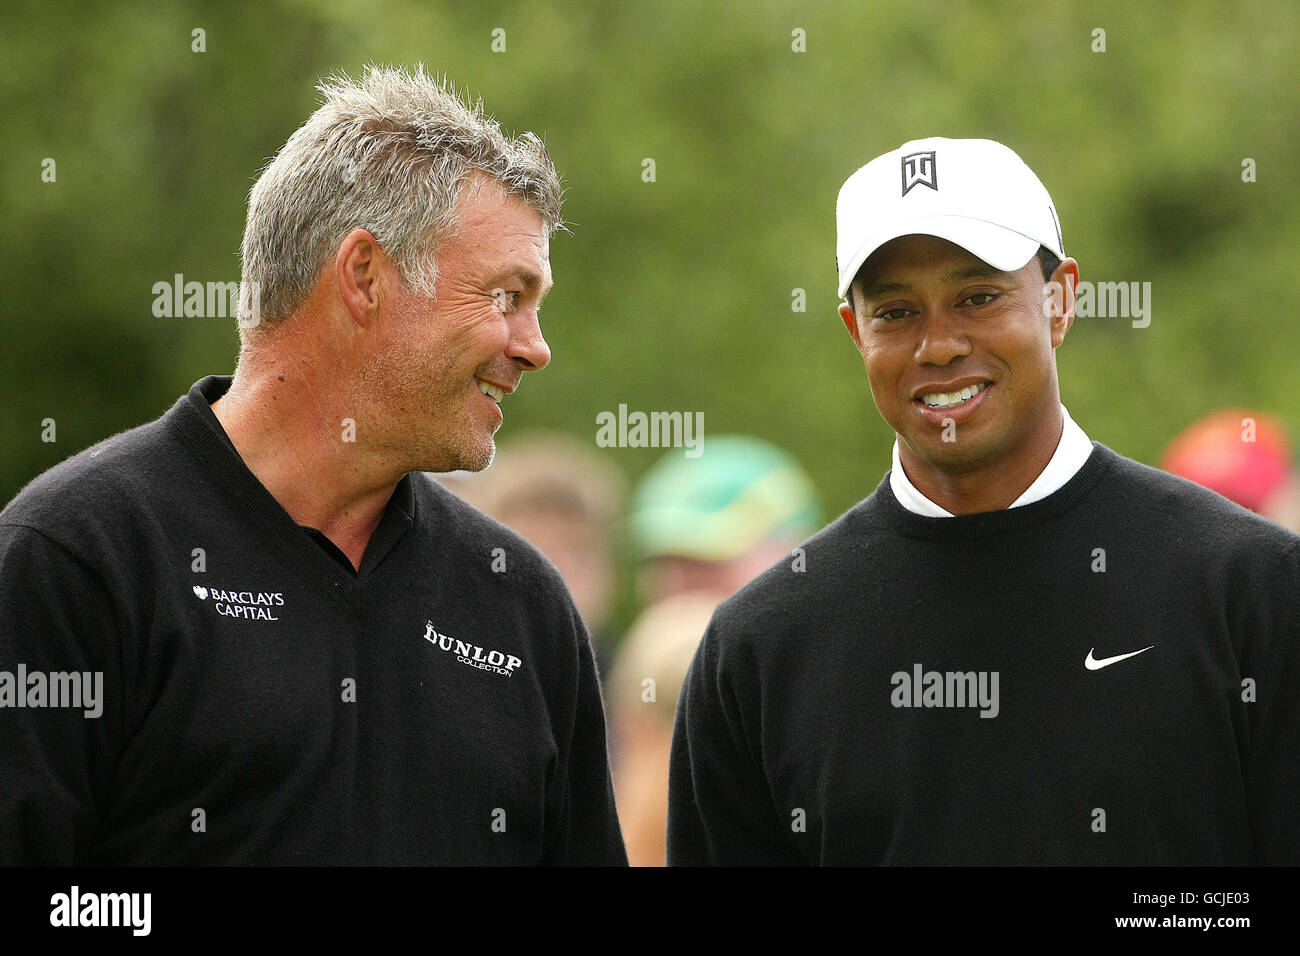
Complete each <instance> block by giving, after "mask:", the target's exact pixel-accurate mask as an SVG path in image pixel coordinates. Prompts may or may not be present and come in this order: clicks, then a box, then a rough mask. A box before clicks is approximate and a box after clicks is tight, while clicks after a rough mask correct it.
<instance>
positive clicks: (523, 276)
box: [488, 266, 551, 295]
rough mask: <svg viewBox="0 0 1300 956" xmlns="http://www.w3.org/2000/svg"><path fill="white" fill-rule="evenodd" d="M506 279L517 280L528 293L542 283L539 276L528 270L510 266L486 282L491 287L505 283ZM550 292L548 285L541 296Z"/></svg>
mask: <svg viewBox="0 0 1300 956" xmlns="http://www.w3.org/2000/svg"><path fill="white" fill-rule="evenodd" d="M507 279H518V280H519V281H520V282H522V283H523V285H524V288H525V289H528V290H530V291H531V290H533V289H535V288H537V286H539V285H541V283H542V277H541V276H539V275H538V274H537V273H536V272H532V271H530V270H528V269H516V268H513V267H510V266H507V267H506V268H504V269H502V270H500V271H499V272H497V273H496V275H494V276H493V277H492V278H491V279H489V280H488V282H489V284H492V285H500V284H501V283H502V282H504V281H506V280H507ZM550 290H551V287H550V286H549V285H548V286H547V287H546V288H545V289H543V290H542V295H545V294H546V293H547V292H549V291H550Z"/></svg>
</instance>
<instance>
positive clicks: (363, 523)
mask: <svg viewBox="0 0 1300 956" xmlns="http://www.w3.org/2000/svg"><path fill="white" fill-rule="evenodd" d="M347 394H348V390H347V388H346V387H345V383H343V382H339V381H332V382H329V383H324V382H319V381H316V380H315V379H314V377H313V375H312V374H311V371H310V370H307V369H305V368H298V369H295V368H294V367H293V365H292V363H287V362H286V363H282V365H281V367H280V370H277V368H275V367H271V368H262V369H258V370H256V371H247V372H246V371H245V370H244V369H243V368H242V367H241V369H240V371H239V372H237V373H236V375H235V378H234V381H233V382H232V383H231V386H230V390H229V391H227V392H226V394H225V395H223V396H222V397H221V398H219V399H217V401H216V402H214V403H213V404H212V412H213V414H214V415H216V417H217V421H219V422H220V423H221V427H222V428H223V429H225V432H226V435H227V436H228V437H229V438H230V441H231V443H232V444H234V446H235V449H236V450H237V451H238V452H239V455H240V457H241V458H242V459H243V460H244V464H245V465H246V466H247V467H248V470H249V471H251V472H252V473H253V475H254V476H256V478H257V480H258V481H260V482H261V483H262V484H263V485H264V486H265V487H266V490H267V491H269V492H270V493H271V495H272V497H274V498H275V500H276V501H278V502H279V503H280V506H281V507H282V508H284V510H285V511H287V512H288V513H289V515H290V517H292V518H293V520H294V521H295V522H297V523H298V524H300V525H305V526H307V527H310V528H316V529H317V530H319V531H320V532H321V533H323V534H324V535H325V536H326V537H327V538H329V539H330V540H331V541H332V542H334V544H335V545H336V546H337V547H338V548H339V550H341V551H342V552H343V553H344V554H346V555H347V557H348V560H349V561H351V562H352V566H353V567H354V568H357V569H358V570H359V569H360V567H361V559H362V557H363V556H364V555H365V552H366V546H367V545H368V544H369V543H370V538H371V536H372V535H373V534H374V531H375V529H376V528H377V527H378V526H379V522H380V519H381V518H382V517H383V514H384V509H385V507H386V506H387V504H388V501H389V499H390V498H391V497H392V494H393V489H394V488H395V487H396V485H397V482H398V481H399V480H400V479H401V476H400V475H398V476H393V475H391V474H388V473H385V472H384V471H383V470H382V469H381V468H379V467H377V466H376V465H375V464H374V463H373V462H371V461H369V460H367V458H366V456H365V453H364V452H363V451H362V450H361V448H360V447H359V445H358V444H357V443H356V442H355V441H349V440H345V439H346V435H345V431H344V428H345V426H344V419H345V418H347V417H348V416H347V414H346V412H345V411H343V410H342V409H341V406H340V407H336V405H337V403H338V400H339V396H346V395H347ZM344 404H346V401H345V402H344ZM353 427H354V428H355V425H354V426H353Z"/></svg>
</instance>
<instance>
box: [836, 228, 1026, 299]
mask: <svg viewBox="0 0 1300 956" xmlns="http://www.w3.org/2000/svg"><path fill="white" fill-rule="evenodd" d="M914 235H921V236H938V237H939V238H940V239H947V240H948V241H949V242H951V243H955V244H956V245H959V246H961V247H962V248H963V249H965V250H966V251H967V252H969V253H970V254H971V255H974V256H978V257H979V258H980V259H982V260H984V261H985V262H987V263H988V264H989V265H991V266H992V267H993V268H995V269H998V270H1001V271H1002V272H1015V271H1016V270H1017V269H1021V268H1023V267H1024V265H1025V263H1027V262H1028V261H1029V260H1030V259H1032V258H1033V257H1034V253H1036V252H1037V251H1038V247H1039V246H1040V245H1042V243H1040V242H1039V241H1038V240H1037V239H1031V238H1029V237H1028V236H1026V235H1023V234H1022V233H1019V232H1015V231H1014V230H1011V229H1007V228H1005V227H1004V226H998V225H995V224H994V223H991V222H985V221H984V220H983V219H971V218H969V217H967V216H929V217H926V218H922V219H908V220H907V222H904V223H894V224H890V225H885V226H882V227H881V228H880V230H878V231H877V232H874V233H873V234H872V235H871V237H870V238H868V239H867V240H866V241H865V242H863V243H862V245H861V246H860V247H859V248H858V251H857V252H855V253H854V254H853V258H851V259H850V260H849V261H848V263H847V264H846V265H845V267H844V268H843V269H842V270H841V272H840V293H839V294H840V298H841V299H842V298H844V296H845V294H846V293H847V292H848V291H849V286H850V285H851V284H852V283H853V279H854V277H855V276H856V275H857V274H858V270H859V269H861V268H862V263H864V262H866V261H867V259H868V258H869V257H870V256H871V254H872V253H873V252H875V251H876V250H877V249H879V248H880V247H881V246H883V245H884V244H885V243H887V242H890V241H891V240H894V239H897V238H898V237H900V236H914Z"/></svg>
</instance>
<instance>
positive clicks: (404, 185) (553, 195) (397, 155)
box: [240, 63, 563, 335]
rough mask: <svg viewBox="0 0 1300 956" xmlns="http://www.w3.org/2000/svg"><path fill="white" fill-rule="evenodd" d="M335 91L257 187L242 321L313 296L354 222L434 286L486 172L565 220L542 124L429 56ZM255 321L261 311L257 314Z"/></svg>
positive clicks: (372, 69) (409, 273) (545, 217)
mask: <svg viewBox="0 0 1300 956" xmlns="http://www.w3.org/2000/svg"><path fill="white" fill-rule="evenodd" d="M316 89H317V90H318V91H319V92H320V94H321V95H322V96H323V97H324V102H323V103H322V104H321V106H320V107H319V108H318V109H317V110H316V112H315V113H313V114H312V115H311V116H310V117H308V119H307V122H305V123H303V125H302V126H301V127H299V128H298V129H297V130H296V131H295V132H294V133H293V135H292V136H290V137H289V140H288V142H286V143H285V144H284V146H283V147H282V148H281V149H280V151H279V152H278V153H277V154H276V156H275V158H274V159H273V160H272V161H271V162H270V164H269V165H267V166H266V167H265V169H263V171H262V174H261V176H260V177H259V178H258V180H257V182H256V183H255V184H254V186H253V188H252V190H251V191H250V192H249V194H248V220H247V223H246V224H245V226H244V241H243V245H242V247H241V259H242V262H243V288H244V289H245V290H256V292H257V293H259V302H258V305H259V307H260V312H259V313H257V314H256V315H257V317H256V318H254V313H253V311H252V292H251V291H248V292H246V293H245V295H244V296H243V297H242V299H241V302H240V332H241V335H242V334H243V332H244V330H245V328H247V327H249V326H250V325H251V326H256V325H258V324H260V323H273V322H276V321H278V320H280V319H282V318H284V317H285V316H287V315H289V314H291V313H292V312H293V311H294V310H295V309H297V308H298V307H299V306H300V305H302V303H303V302H304V301H305V300H306V299H307V297H308V295H309V294H310V293H311V290H312V288H313V287H314V286H315V285H316V282H317V279H318V278H319V276H320V273H321V269H322V268H324V267H325V266H326V265H327V264H328V263H329V262H330V261H331V259H332V258H333V256H334V255H335V253H336V252H337V250H338V246H339V243H340V242H342V241H343V239H344V237H345V236H347V234H348V233H349V232H351V231H352V230H353V229H357V228H361V229H366V230H369V231H370V232H371V233H372V234H373V235H374V237H375V239H376V240H377V241H378V242H379V245H380V246H381V247H382V248H383V250H384V252H385V253H386V254H387V255H388V257H389V258H390V259H391V260H392V261H393V263H394V265H395V266H396V267H397V269H398V272H399V274H400V275H401V277H402V280H403V282H404V283H405V284H406V285H407V286H408V287H410V288H411V289H413V290H415V291H417V292H419V293H421V294H424V295H429V296H432V295H433V288H434V281H435V279H436V278H437V270H436V265H435V262H434V253H435V252H436V248H437V245H438V243H439V242H440V241H441V240H442V239H444V238H445V237H446V236H448V235H449V234H450V233H451V230H453V229H454V227H455V211H456V203H457V201H458V200H459V199H460V197H461V195H462V194H463V193H464V191H465V187H466V186H467V185H468V184H471V183H472V182H474V181H476V180H479V179H480V177H478V176H475V175H474V174H475V173H479V174H482V175H483V176H486V177H488V178H489V179H491V180H494V181H496V182H497V183H499V184H500V185H501V187H502V188H503V189H504V190H505V192H506V193H507V194H509V195H513V196H518V197H519V198H520V199H522V200H523V201H524V202H526V203H527V204H528V205H529V206H531V207H532V208H533V209H535V210H536V211H537V213H538V215H540V216H541V218H542V221H543V223H544V224H545V226H546V228H547V230H548V232H549V231H554V230H556V229H560V228H563V221H562V220H561V218H560V204H561V199H562V194H563V189H562V187H561V185H560V179H559V174H558V173H557V172H556V170H555V166H554V165H553V164H552V162H551V158H550V156H549V155H548V154H547V152H546V147H545V146H544V145H543V144H542V141H541V140H540V139H539V138H538V137H537V136H535V135H534V134H533V133H524V134H522V135H520V136H518V137H515V138H511V137H510V136H507V135H506V134H505V133H504V132H502V130H501V126H500V124H499V123H498V122H497V121H496V120H495V119H494V118H493V117H492V116H490V115H487V114H486V113H485V112H484V109H483V101H482V100H481V99H478V100H475V101H474V102H473V103H470V102H469V101H468V100H467V99H463V98H462V97H461V96H460V95H459V94H458V93H457V92H456V90H455V88H454V87H452V86H451V85H450V84H449V82H448V81H447V79H446V77H443V78H442V79H437V78H434V77H430V76H429V75H428V74H426V73H425V71H424V64H422V63H421V64H418V65H417V67H416V69H415V71H414V72H410V71H407V70H403V69H399V68H396V67H381V66H377V65H374V64H371V65H368V66H366V68H365V70H364V73H363V75H362V77H361V79H360V81H355V82H354V81H353V80H351V79H350V78H349V77H348V76H347V75H346V74H342V73H339V74H335V75H333V76H330V77H329V78H328V79H325V80H322V81H321V82H320V83H318V84H317V87H316ZM250 320H251V321H250Z"/></svg>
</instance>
